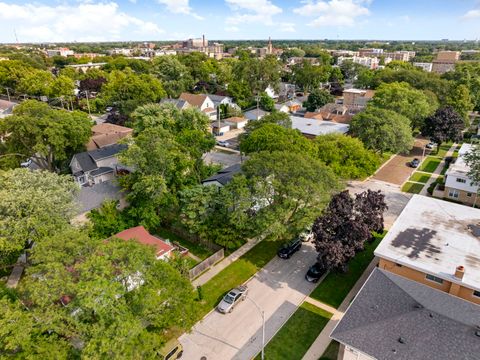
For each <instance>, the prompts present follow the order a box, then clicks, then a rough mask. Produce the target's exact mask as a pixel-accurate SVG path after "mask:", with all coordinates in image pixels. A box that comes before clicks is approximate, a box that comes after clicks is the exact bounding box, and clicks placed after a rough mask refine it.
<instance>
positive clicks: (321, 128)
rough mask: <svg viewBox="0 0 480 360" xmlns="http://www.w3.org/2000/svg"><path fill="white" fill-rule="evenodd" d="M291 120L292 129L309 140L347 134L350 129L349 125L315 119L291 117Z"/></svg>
mask: <svg viewBox="0 0 480 360" xmlns="http://www.w3.org/2000/svg"><path fill="white" fill-rule="evenodd" d="M290 119H291V120H292V129H297V130H299V131H300V132H301V133H302V134H303V135H304V136H305V137H308V138H314V137H317V136H318V135H326V134H332V133H339V134H346V133H347V132H348V129H349V127H350V126H349V125H348V124H340V123H334V122H331V121H323V120H317V119H313V118H310V119H308V118H304V117H300V116H290Z"/></svg>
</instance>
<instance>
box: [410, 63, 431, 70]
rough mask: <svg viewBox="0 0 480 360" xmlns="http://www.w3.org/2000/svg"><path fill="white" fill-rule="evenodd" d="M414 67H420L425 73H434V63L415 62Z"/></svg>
mask: <svg viewBox="0 0 480 360" xmlns="http://www.w3.org/2000/svg"><path fill="white" fill-rule="evenodd" d="M413 66H416V67H419V68H420V69H422V70H423V71H426V72H432V68H433V63H428V62H414V63H413Z"/></svg>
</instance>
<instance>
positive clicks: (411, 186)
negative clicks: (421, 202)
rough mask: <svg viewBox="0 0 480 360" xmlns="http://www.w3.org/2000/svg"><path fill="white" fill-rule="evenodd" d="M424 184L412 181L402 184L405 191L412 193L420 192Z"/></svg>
mask: <svg viewBox="0 0 480 360" xmlns="http://www.w3.org/2000/svg"><path fill="white" fill-rule="evenodd" d="M423 186H424V185H423V184H417V183H412V182H408V181H407V182H406V183H405V184H403V186H402V191H403V192H408V193H411V194H420V192H421V191H422V189H423Z"/></svg>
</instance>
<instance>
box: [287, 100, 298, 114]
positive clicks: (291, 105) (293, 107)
mask: <svg viewBox="0 0 480 360" xmlns="http://www.w3.org/2000/svg"><path fill="white" fill-rule="evenodd" d="M285 105H286V106H287V107H288V111H290V112H291V113H294V112H297V111H299V110H300V109H301V108H302V103H301V102H300V101H298V100H297V99H292V100H289V101H287V102H286V103H285Z"/></svg>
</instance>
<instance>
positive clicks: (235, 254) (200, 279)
mask: <svg viewBox="0 0 480 360" xmlns="http://www.w3.org/2000/svg"><path fill="white" fill-rule="evenodd" d="M262 240H263V236H259V237H258V238H255V239H252V240H249V241H248V242H247V243H246V244H245V245H243V246H241V247H240V248H238V249H237V250H235V251H234V252H233V253H231V254H230V255H229V256H227V257H226V258H224V259H223V260H221V261H220V262H218V263H217V264H215V265H213V266H212V267H211V268H210V269H209V270H207V271H206V272H204V273H203V274H202V275H200V276H199V277H198V278H196V279H195V280H193V281H192V285H193V286H200V285H203V284H205V283H206V282H207V281H208V280H210V279H211V278H213V277H214V276H215V275H217V274H218V273H219V272H220V271H222V270H223V269H225V268H226V267H227V266H228V265H230V264H231V263H233V262H234V261H236V260H238V258H239V257H240V256H242V255H243V254H245V253H247V252H248V251H249V250H250V249H252V248H253V247H254V246H255V245H257V244H258V243H259V242H260V241H262Z"/></svg>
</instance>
